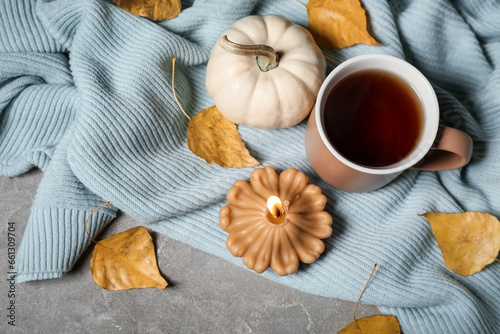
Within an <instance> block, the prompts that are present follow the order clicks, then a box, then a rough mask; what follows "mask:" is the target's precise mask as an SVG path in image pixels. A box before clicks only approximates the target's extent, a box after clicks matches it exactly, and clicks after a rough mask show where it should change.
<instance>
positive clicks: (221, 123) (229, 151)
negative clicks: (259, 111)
mask: <svg viewBox="0 0 500 334" xmlns="http://www.w3.org/2000/svg"><path fill="white" fill-rule="evenodd" d="M187 146H188V148H189V149H190V150H191V152H193V153H194V154H196V155H197V156H198V157H200V158H202V159H205V161H206V162H208V163H209V164H211V165H213V164H219V165H220V166H221V167H250V166H258V165H259V162H258V161H257V160H255V159H254V158H253V157H252V156H251V155H250V153H249V152H248V150H247V148H246V147H245V143H243V141H242V140H241V136H240V133H239V132H238V129H237V128H236V125H235V124H234V123H233V122H231V121H229V120H228V119H227V118H225V117H224V116H222V114H221V113H220V111H219V110H218V109H217V107H215V106H212V107H210V108H206V109H203V110H202V111H200V112H199V113H198V114H196V116H194V117H193V118H192V119H191V120H190V121H189V125H188V132H187Z"/></svg>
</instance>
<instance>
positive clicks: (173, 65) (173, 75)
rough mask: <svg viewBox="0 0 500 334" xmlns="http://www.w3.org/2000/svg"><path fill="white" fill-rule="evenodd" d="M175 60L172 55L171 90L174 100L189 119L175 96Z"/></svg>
mask: <svg viewBox="0 0 500 334" xmlns="http://www.w3.org/2000/svg"><path fill="white" fill-rule="evenodd" d="M175 60H176V58H175V57H172V92H173V93H174V99H175V102H177V105H178V106H179V108H180V109H181V111H182V113H183V114H184V116H186V117H187V119H189V120H191V117H189V115H188V114H187V113H186V112H185V111H184V109H183V108H182V106H181V104H180V103H179V100H178V99H177V96H176V95H175V81H174V80H175Z"/></svg>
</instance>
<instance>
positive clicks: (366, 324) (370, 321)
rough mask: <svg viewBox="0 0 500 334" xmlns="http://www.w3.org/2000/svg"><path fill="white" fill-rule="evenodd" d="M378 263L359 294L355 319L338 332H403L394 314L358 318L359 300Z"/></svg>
mask: <svg viewBox="0 0 500 334" xmlns="http://www.w3.org/2000/svg"><path fill="white" fill-rule="evenodd" d="M376 268H377V265H374V266H373V270H372V273H371V275H370V277H369V278H368V281H367V282H366V284H365V287H364V288H363V291H361V294H360V295H359V298H358V301H357V302H356V306H355V307H354V315H353V317H354V321H353V322H351V323H350V324H349V325H348V326H347V327H345V328H344V329H342V330H340V331H339V332H338V334H365V333H371V334H399V333H401V328H400V327H399V321H398V319H397V318H396V317H395V316H393V315H374V316H371V317H366V318H361V319H356V309H357V308H358V304H359V301H360V300H361V296H362V295H363V292H365V290H366V287H367V286H368V283H370V280H371V279H372V276H373V273H374V272H375V269H376Z"/></svg>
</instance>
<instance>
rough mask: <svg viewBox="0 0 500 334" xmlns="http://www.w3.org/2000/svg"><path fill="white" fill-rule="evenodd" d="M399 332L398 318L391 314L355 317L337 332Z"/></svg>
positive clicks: (340, 333)
mask: <svg viewBox="0 0 500 334" xmlns="http://www.w3.org/2000/svg"><path fill="white" fill-rule="evenodd" d="M366 333H370V334H399V333H401V328H400V327H399V321H398V319H397V318H396V317H395V316H393V315H374V316H371V317H366V318H361V319H356V320H355V321H353V322H351V323H350V324H349V325H348V326H347V327H345V328H344V329H342V330H341V331H340V332H339V334H366Z"/></svg>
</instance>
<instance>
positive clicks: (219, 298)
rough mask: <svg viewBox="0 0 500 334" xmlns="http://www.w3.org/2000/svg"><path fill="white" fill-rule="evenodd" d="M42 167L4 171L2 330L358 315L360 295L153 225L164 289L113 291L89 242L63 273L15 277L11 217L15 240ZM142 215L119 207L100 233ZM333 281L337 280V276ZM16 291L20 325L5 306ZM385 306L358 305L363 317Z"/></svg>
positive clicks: (281, 324) (258, 325)
mask: <svg viewBox="0 0 500 334" xmlns="http://www.w3.org/2000/svg"><path fill="white" fill-rule="evenodd" d="M41 177H42V173H41V172H40V171H38V170H35V171H32V172H29V173H27V174H25V175H22V176H19V177H14V178H0V222H1V224H0V266H1V267H0V273H1V274H2V279H1V280H0V282H1V283H0V295H1V298H0V303H1V304H0V306H1V307H0V310H1V311H0V333H337V332H338V331H339V330H340V329H342V328H343V327H345V326H347V325H348V324H349V323H350V322H351V321H352V313H353V310H354V306H355V303H353V302H348V301H342V300H336V299H330V298H324V297H319V296H314V295H310V294H307V293H303V292H300V291H297V290H295V289H291V288H288V287H285V286H282V285H280V284H278V283H275V282H272V281H269V280H267V279H265V278H263V277H261V276H259V275H258V274H255V273H253V272H250V271H247V270H244V269H242V268H240V267H238V266H235V265H234V264H232V263H229V262H228V261H226V260H223V259H220V258H217V257H215V256H213V255H210V254H207V253H205V252H202V251H200V250H197V249H195V248H193V247H191V246H189V245H186V244H183V243H180V242H178V241H176V240H173V239H170V238H167V237H165V236H163V235H160V234H157V233H152V236H153V240H154V242H155V246H156V249H157V256H158V266H159V268H160V271H161V273H162V274H163V275H164V277H165V278H166V279H167V281H168V282H169V284H170V285H169V286H168V287H167V288H166V289H164V290H158V289H136V290H127V291H107V290H104V289H102V288H100V287H99V286H97V285H96V284H95V283H94V281H93V280H92V274H91V271H90V268H89V262H90V258H91V255H92V249H93V247H92V246H91V247H89V248H88V249H87V250H86V252H85V253H84V255H83V256H82V257H81V258H80V259H79V261H78V262H77V264H76V266H75V267H74V269H73V270H72V271H71V272H70V273H69V274H67V275H66V276H64V277H63V278H60V279H54V280H44V281H35V282H25V283H20V284H16V285H15V288H14V294H15V297H14V298H12V296H9V294H11V293H9V290H11V287H10V284H9V282H8V281H7V280H6V279H5V277H6V276H7V272H8V263H7V260H8V252H7V229H8V222H13V223H14V224H15V242H16V247H19V244H20V243H21V237H22V234H23V231H24V229H25V227H26V223H27V221H28V217H29V212H30V206H31V202H32V201H33V197H34V195H35V192H36V188H37V186H38V183H39V181H40V179H41ZM134 226H137V223H136V222H135V221H134V220H133V219H132V218H130V217H128V216H126V215H120V216H119V217H118V218H117V219H116V220H115V221H114V222H113V223H111V224H110V225H109V226H108V227H107V228H106V229H105V230H104V231H103V233H102V234H101V235H100V236H99V238H102V239H103V238H106V237H108V236H110V235H112V234H114V233H118V232H122V231H125V230H127V229H129V228H131V227H134ZM332 284H334V282H332ZM12 299H15V326H11V325H9V324H8V321H10V320H9V318H8V317H7V315H9V313H10V311H9V310H7V307H9V305H10V301H11V300H12ZM374 314H379V311H378V309H377V308H376V307H375V306H369V305H360V306H359V307H358V310H357V313H356V315H357V317H358V318H361V317H364V316H370V315H374Z"/></svg>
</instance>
